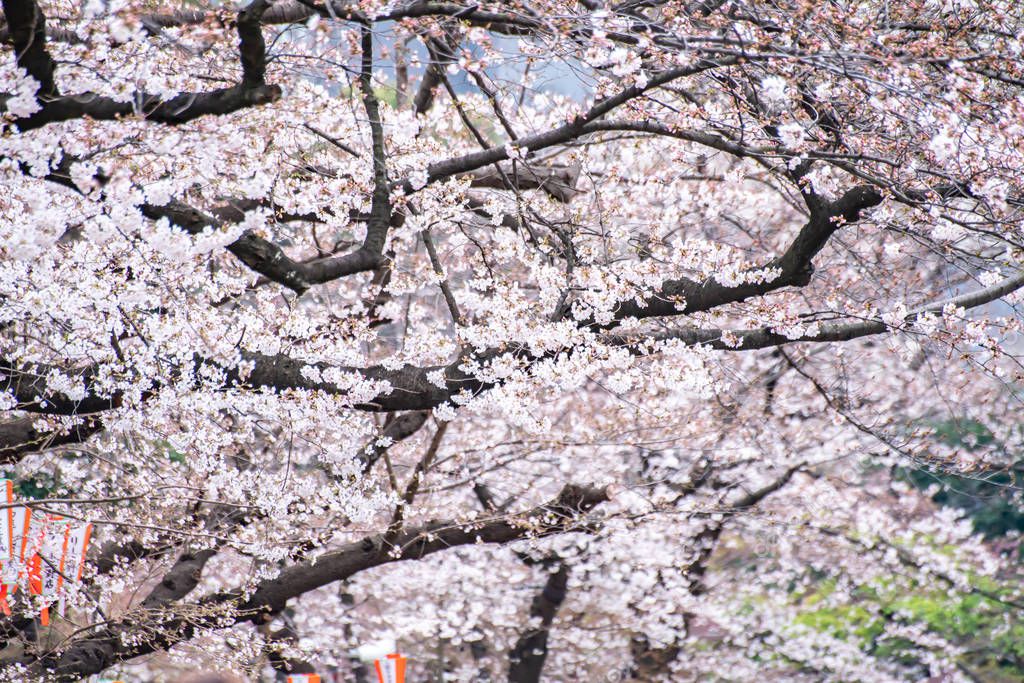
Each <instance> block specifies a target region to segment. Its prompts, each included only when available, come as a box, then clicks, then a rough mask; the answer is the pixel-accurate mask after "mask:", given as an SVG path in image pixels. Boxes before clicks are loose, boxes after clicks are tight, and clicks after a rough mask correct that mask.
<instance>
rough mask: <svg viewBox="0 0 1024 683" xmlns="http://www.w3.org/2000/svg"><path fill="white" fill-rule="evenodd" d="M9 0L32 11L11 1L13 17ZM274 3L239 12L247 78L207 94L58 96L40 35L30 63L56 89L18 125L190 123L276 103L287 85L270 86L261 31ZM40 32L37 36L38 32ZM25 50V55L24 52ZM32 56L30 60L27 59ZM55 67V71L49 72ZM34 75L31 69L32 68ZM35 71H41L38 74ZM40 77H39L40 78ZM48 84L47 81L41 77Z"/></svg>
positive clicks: (18, 5) (20, 0)
mask: <svg viewBox="0 0 1024 683" xmlns="http://www.w3.org/2000/svg"><path fill="white" fill-rule="evenodd" d="M8 4H10V5H12V7H13V9H14V10H15V12H20V14H16V15H15V16H21V15H26V16H27V15H28V10H27V9H26V7H27V6H28V5H29V3H28V2H26V0H5V1H4V11H5V13H7V16H8V17H11V14H10V11H9V10H8V7H7V6H8ZM268 6H269V0H256V2H254V3H253V4H252V5H250V6H249V7H248V8H246V9H245V10H242V12H240V13H239V16H238V35H239V54H240V59H241V63H242V81H241V83H239V84H238V85H234V86H231V87H230V88H220V89H217V90H212V91H210V92H203V93H182V94H180V95H177V96H176V97H172V98H170V99H167V100H165V99H164V98H163V97H161V96H158V95H151V94H148V93H142V92H139V93H136V94H135V96H134V97H133V98H132V101H130V102H122V101H118V100H115V99H113V98H110V97H104V96H102V95H97V94H96V93H80V94H77V95H70V96H63V97H61V96H57V92H56V86H54V85H53V82H52V81H53V69H52V60H50V62H49V67H47V65H46V64H45V63H44V62H45V60H44V58H43V57H42V56H40V55H39V54H37V53H38V50H39V49H42V53H43V55H45V59H49V55H48V54H46V52H45V47H36V46H37V45H38V46H43V45H44V43H43V42H42V41H43V40H44V39H45V33H40V34H39V35H40V38H39V39H33V40H32V41H30V42H29V43H28V45H27V46H25V49H27V50H29V52H27V53H25V54H28V55H30V60H29V61H30V64H29V65H30V66H32V68H33V69H34V70H35V71H37V72H38V73H39V74H40V75H42V76H43V77H46V76H47V74H48V77H49V79H50V89H49V90H47V91H45V92H44V91H43V90H42V89H41V90H40V92H41V93H42V94H45V95H47V97H46V98H45V99H43V100H41V104H42V105H43V107H42V109H41V110H40V111H38V112H36V113H35V114H32V115H30V116H27V117H24V118H20V119H17V120H15V122H14V123H15V125H17V126H18V128H19V129H20V130H22V131H27V130H32V129H34V128H41V127H43V126H45V125H48V124H50V123H57V122H60V121H68V120H71V119H78V118H83V117H88V118H91V119H95V120H98V121H110V120H114V119H118V118H122V117H126V116H133V115H138V116H141V117H142V118H144V119H147V120H149V121H154V122H157V123H165V124H169V125H177V124H182V123H187V122H188V121H192V120H193V119H197V118H199V117H201V116H208V115H223V114H230V113H232V112H235V111H238V110H240V109H245V108H247V107H252V106H258V105H262V104H268V103H270V102H275V101H277V100H278V99H280V97H281V88H280V87H279V86H277V85H267V84H266V82H265V81H264V71H265V68H266V44H265V42H264V40H263V33H262V30H261V29H260V20H261V18H262V15H263V13H264V12H265V11H266V10H267V8H268ZM31 7H33V8H35V11H36V13H37V14H38V15H39V18H38V20H37V21H35V22H34V23H31V24H30V25H31V26H37V27H40V28H38V31H40V32H41V31H42V30H43V29H42V28H41V25H42V21H43V20H42V15H41V13H39V11H38V8H37V7H35V4H34V3H31ZM11 25H12V33H11V35H12V38H14V40H15V47H16V49H18V45H19V42H18V41H19V40H23V37H22V38H19V35H20V34H19V33H18V30H19V29H18V28H17V27H18V26H19V25H20V24H19V22H16V21H14V20H13V19H12V20H11ZM33 35H35V34H33ZM19 54H21V53H20V52H19ZM26 59H29V58H26ZM47 68H49V71H47ZM30 73H31V72H30ZM33 75H35V74H33ZM37 80H39V79H38V78H37ZM40 82H42V81H40Z"/></svg>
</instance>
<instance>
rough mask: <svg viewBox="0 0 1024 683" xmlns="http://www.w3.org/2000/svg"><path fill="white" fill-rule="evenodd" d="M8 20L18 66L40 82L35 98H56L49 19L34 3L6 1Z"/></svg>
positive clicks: (15, 0)
mask: <svg viewBox="0 0 1024 683" xmlns="http://www.w3.org/2000/svg"><path fill="white" fill-rule="evenodd" d="M3 8H4V15H5V16H6V17H7V25H8V30H9V35H8V40H10V42H11V43H12V44H13V45H14V53H15V55H16V56H17V60H18V66H20V67H21V68H22V69H24V70H25V71H26V72H27V73H28V75H29V76H31V77H32V78H34V79H36V80H37V81H39V91H38V92H37V93H36V97H37V98H38V99H39V100H40V101H46V100H48V99H50V98H53V97H56V96H57V95H58V94H59V93H58V91H57V84H56V81H55V80H54V72H55V71H56V69H57V67H56V64H54V61H53V58H52V57H51V56H50V53H49V52H48V51H47V49H46V17H45V16H43V11H42V10H41V9H39V4H38V3H37V2H36V1H35V0H3Z"/></svg>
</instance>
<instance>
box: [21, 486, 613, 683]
mask: <svg viewBox="0 0 1024 683" xmlns="http://www.w3.org/2000/svg"><path fill="white" fill-rule="evenodd" d="M608 497H609V494H608V491H607V490H606V489H603V488H593V487H583V486H574V485H567V486H566V487H565V488H564V489H562V492H561V493H560V494H559V495H558V497H557V498H555V499H554V500H553V501H551V502H550V503H548V504H546V505H541V506H539V507H536V508H533V509H531V510H527V511H524V512H520V513H518V514H514V515H510V516H507V517H503V518H497V519H491V520H488V521H481V522H471V523H466V522H442V523H432V524H427V525H425V526H422V527H419V528H415V529H410V530H408V531H404V532H402V533H400V534H399V535H398V536H397V537H396V538H395V540H394V545H393V546H391V547H386V546H383V545H382V544H381V541H380V537H376V538H366V539H363V541H360V542H356V543H350V544H348V545H346V546H344V547H342V548H341V549H339V550H335V551H332V552H328V553H325V554H323V555H320V556H319V557H317V558H315V559H313V560H310V561H308V562H304V563H302V564H299V565H293V566H291V567H287V568H285V569H284V570H283V571H282V572H281V573H280V575H278V576H277V578H274V579H270V580H267V581H264V582H262V583H261V584H259V585H258V586H257V587H256V589H255V590H254V591H251V592H249V593H248V595H249V597H248V599H246V597H245V595H246V593H245V592H244V591H243V590H241V589H239V590H237V591H231V592H227V593H220V594H217V595H214V596H211V597H209V598H206V599H204V600H201V601H200V602H198V603H195V604H193V605H183V606H181V607H180V609H179V614H177V615H175V616H172V617H169V618H167V619H164V620H162V621H160V622H159V623H147V622H145V621H139V620H138V618H137V616H136V617H133V616H129V617H128V618H126V619H125V620H124V621H122V622H119V623H117V624H113V625H110V626H108V627H107V628H105V629H103V630H101V631H99V632H97V633H92V634H88V635H84V636H82V637H81V638H80V639H78V640H77V641H74V642H72V643H71V644H70V645H69V646H68V647H67V648H65V649H64V650H63V651H62V652H61V653H58V654H54V655H52V656H50V657H47V658H45V659H44V660H41V661H40V662H37V663H35V664H34V665H33V666H32V667H31V669H30V671H31V673H32V675H36V676H41V675H44V673H45V672H48V671H50V672H52V673H53V675H55V676H56V677H57V678H58V679H59V680H63V681H73V680H78V679H80V678H83V677H86V676H89V675H92V674H96V673H99V672H101V671H103V670H104V669H106V668H109V667H110V666H111V665H113V664H115V663H117V662H121V661H125V660H128V659H132V658H134V657H138V656H141V655H144V654H149V653H151V652H154V651H156V650H159V649H166V648H169V647H171V646H173V645H174V644H176V643H179V642H182V641H184V640H187V639H189V638H190V637H192V636H193V635H194V634H195V633H196V632H197V631H198V630H201V629H210V628H224V627H227V626H230V625H232V624H235V623H239V622H243V621H252V622H255V623H257V624H259V623H263V622H265V621H266V620H267V618H272V617H271V615H273V614H276V613H279V612H281V611H282V610H283V609H284V608H285V606H286V605H287V602H288V601H289V600H291V599H293V598H296V597H298V596H300V595H302V594H304V593H307V592H309V591H312V590H315V589H317V588H320V587H322V586H326V585H328V584H331V583H334V582H335V581H341V580H344V579H347V578H349V577H351V576H353V575H354V574H356V573H358V572H361V571H364V570H366V569H370V568H372V567H377V566H380V565H382V564H388V563H391V562H397V561H400V560H407V559H419V558H421V557H424V556H426V555H430V554H432V553H435V552H440V551H442V550H445V549H448V548H451V547H454V546H459V545H476V544H480V543H497V544H504V543H510V542H512V541H516V540H519V539H523V538H538V537H543V536H549V535H553V534H559V533H566V532H570V531H578V530H581V529H583V528H585V527H584V526H582V522H581V515H583V514H585V513H587V512H589V511H590V510H592V509H593V508H594V507H595V506H596V505H599V504H600V503H603V502H605V501H607V500H608Z"/></svg>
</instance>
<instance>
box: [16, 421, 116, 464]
mask: <svg viewBox="0 0 1024 683" xmlns="http://www.w3.org/2000/svg"><path fill="white" fill-rule="evenodd" d="M36 422H38V418H36V417H26V418H22V419H20V420H12V421H10V422H4V423H3V424H0V465H13V464H14V463H17V462H20V461H21V459H22V458H23V457H25V456H26V455H28V454H29V453H35V452H38V451H44V450H46V449H48V448H57V447H59V446H69V445H73V444H77V443H82V442H84V441H85V440H86V439H88V438H89V437H91V436H93V435H94V434H98V433H99V432H101V431H103V423H102V422H101V421H100V420H99V419H97V418H87V419H85V420H83V421H81V422H80V423H78V424H76V425H74V426H73V427H69V428H67V429H52V430H48V429H43V430H40V429H38V428H37V427H36V426H35V425H36Z"/></svg>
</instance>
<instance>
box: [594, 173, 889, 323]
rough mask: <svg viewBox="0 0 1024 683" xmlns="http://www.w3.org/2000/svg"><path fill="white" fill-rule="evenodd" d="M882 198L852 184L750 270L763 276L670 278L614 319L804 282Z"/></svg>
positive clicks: (704, 307)
mask: <svg viewBox="0 0 1024 683" xmlns="http://www.w3.org/2000/svg"><path fill="white" fill-rule="evenodd" d="M881 201H882V195H881V193H880V192H878V191H877V190H875V189H874V188H872V187H870V186H867V185H862V186H858V187H855V188H853V189H851V190H849V191H848V192H846V194H844V195H843V196H842V197H841V198H839V199H837V200H836V201H835V202H832V203H831V204H825V205H823V206H822V207H821V209H820V210H818V211H813V212H812V213H811V217H810V220H808V222H807V224H806V225H804V227H803V228H802V229H801V230H800V231H799V232H798V233H797V235H796V237H795V238H794V239H793V241H792V242H791V243H790V245H789V247H788V248H787V249H786V251H785V252H784V253H783V254H782V255H781V256H778V257H776V258H774V259H772V260H770V261H768V262H767V263H765V264H764V265H762V266H760V267H758V268H755V269H752V270H753V271H754V272H757V271H762V272H763V273H764V275H763V276H761V277H753V278H749V279H748V281H746V282H743V283H741V284H739V285H725V284H722V283H720V282H719V281H718V280H716V279H714V278H709V279H707V280H705V281H703V282H697V281H696V280H690V279H686V278H682V279H679V280H670V281H668V282H666V283H665V284H664V285H662V288H661V290H660V291H659V292H658V293H657V294H656V295H654V296H653V297H651V299H650V300H648V301H645V302H637V301H635V300H633V301H627V302H623V303H622V304H620V305H619V306H618V308H617V310H616V311H615V320H616V321H621V320H623V319H625V318H651V317H661V316H675V315H681V314H685V313H696V312H700V311H709V310H711V309H713V308H716V307H718V306H723V305H725V304H730V303H738V302H740V301H744V300H746V299H749V298H751V297H754V296H761V295H764V294H768V293H769V292H773V291H775V290H778V289H782V288H783V287H789V286H803V285H806V284H807V283H808V282H810V279H811V274H812V273H813V272H814V264H813V263H812V261H813V259H814V257H815V256H817V255H818V252H820V251H821V250H822V248H824V246H825V244H826V243H827V242H828V240H829V238H830V237H831V236H832V235H833V234H834V233H835V232H836V230H838V229H839V228H840V227H842V226H843V225H844V224H846V223H849V222H851V221H854V220H857V219H858V218H859V216H860V212H861V211H863V210H864V209H868V208H870V207H873V206H877V205H878V204H880V203H881ZM752 274H753V273H752ZM608 326H609V325H604V327H608Z"/></svg>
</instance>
